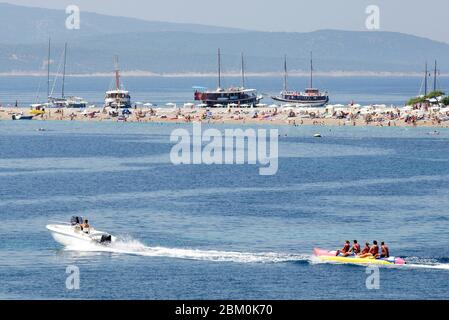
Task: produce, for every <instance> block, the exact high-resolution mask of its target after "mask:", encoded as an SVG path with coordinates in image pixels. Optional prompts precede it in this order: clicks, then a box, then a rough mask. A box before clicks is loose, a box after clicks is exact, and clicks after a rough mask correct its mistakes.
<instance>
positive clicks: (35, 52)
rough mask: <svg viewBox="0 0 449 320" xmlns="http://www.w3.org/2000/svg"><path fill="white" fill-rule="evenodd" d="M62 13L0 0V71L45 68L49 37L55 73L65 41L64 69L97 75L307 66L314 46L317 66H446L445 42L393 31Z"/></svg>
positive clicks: (367, 68) (407, 68) (371, 68)
mask: <svg viewBox="0 0 449 320" xmlns="http://www.w3.org/2000/svg"><path fill="white" fill-rule="evenodd" d="M66 17H67V15H66V13H65V11H61V10H50V9H41V8H30V7H21V6H15V5H10V4H4V3H0V72H2V73H5V72H38V71H41V72H43V71H44V70H45V68H46V67H45V62H46V59H47V41H48V37H51V38H52V42H53V44H54V46H53V54H52V69H54V71H56V69H57V67H58V65H59V63H60V58H61V56H62V48H63V45H64V42H68V44H69V52H68V66H67V69H68V72H70V73H98V72H110V71H111V70H112V69H113V62H112V61H113V60H112V57H113V55H114V54H118V55H119V56H120V61H121V63H120V64H121V68H122V69H123V70H128V71H138V70H140V71H148V72H154V73H192V72H195V73H198V72H200V73H210V72H215V70H216V69H217V62H216V60H217V58H216V51H217V48H219V47H220V48H221V49H222V53H223V59H222V60H223V69H224V70H225V71H238V70H239V68H240V54H241V52H242V51H243V52H244V53H245V56H246V69H247V72H254V73H257V72H276V71H281V70H282V64H283V56H284V54H287V55H288V57H289V62H288V65H289V69H290V70H308V68H309V56H310V52H311V51H313V54H314V57H315V58H314V63H315V69H316V70H317V71H322V72H331V71H348V72H351V71H360V72H402V73H408V72H420V71H421V70H422V71H423V69H424V62H425V61H426V60H427V61H429V63H433V60H434V59H437V60H438V61H439V66H440V69H441V70H442V71H444V70H448V69H449V44H447V43H442V42H437V41H433V40H429V39H425V38H420V37H416V36H412V35H406V34H401V33H393V32H354V31H337V30H321V31H316V32H310V33H279V32H257V31H247V30H241V29H232V28H223V27H213V26H204V25H195V24H177V23H166V22H151V21H144V20H139V19H132V18H123V17H111V16H106V15H100V14H95V13H87V12H81V29H80V30H67V29H66V28H65V19H66Z"/></svg>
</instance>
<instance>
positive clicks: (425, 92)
mask: <svg viewBox="0 0 449 320" xmlns="http://www.w3.org/2000/svg"><path fill="white" fill-rule="evenodd" d="M425 72H426V74H425V77H424V95H425V96H427V61H426V70H425Z"/></svg>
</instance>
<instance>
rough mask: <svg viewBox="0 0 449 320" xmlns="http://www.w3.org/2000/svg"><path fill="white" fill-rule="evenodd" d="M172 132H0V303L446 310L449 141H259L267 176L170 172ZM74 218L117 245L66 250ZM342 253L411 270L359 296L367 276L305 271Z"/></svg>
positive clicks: (232, 170) (390, 137) (446, 135)
mask: <svg viewBox="0 0 449 320" xmlns="http://www.w3.org/2000/svg"><path fill="white" fill-rule="evenodd" d="M209 127H210V126H208V125H205V126H204V128H209ZM40 128H42V129H45V131H39V130H38V129H40ZM177 128H186V129H189V130H190V129H191V127H190V126H189V125H185V124H151V123H118V122H63V121H60V122H45V121H0V217H1V223H0V283H1V285H0V299H431V298H432V299H448V298H449V287H448V279H449V247H448V245H447V244H448V243H449V232H448V230H449V211H448V210H449V191H448V190H449V166H448V163H449V130H447V129H441V130H439V134H430V133H429V131H433V129H428V128H397V127H396V128H393V127H391V128H376V127H370V128H363V127H332V128H325V127H287V126H283V127H269V128H271V129H274V128H277V129H278V130H279V135H280V136H279V156H280V158H279V170H278V172H277V174H276V175H274V176H261V175H259V171H258V169H259V168H258V166H257V165H178V166H175V165H173V164H172V163H171V162H170V157H169V152H170V150H171V148H172V147H173V143H171V142H170V134H171V133H172V131H173V130H174V129H177ZM214 128H216V129H218V130H221V131H222V130H224V129H226V128H233V127H232V126H229V125H226V126H225V125H216V126H214ZM317 132H320V133H321V134H322V136H323V138H321V139H316V138H313V135H314V134H315V133H317ZM72 215H82V216H84V217H87V218H88V219H89V220H90V222H91V224H92V225H93V226H94V227H96V228H98V229H99V230H105V231H108V232H110V233H112V234H113V235H116V236H117V237H119V239H120V240H119V242H118V243H116V244H114V245H112V246H111V247H102V249H97V248H96V246H94V247H92V246H90V245H89V246H82V245H80V246H79V247H76V246H75V247H71V248H64V247H63V246H61V245H60V244H58V243H57V242H55V241H54V240H53V239H52V237H51V235H50V233H49V232H48V231H47V230H46V228H45V226H46V225H47V224H48V223H57V222H68V221H69V219H70V217H71V216H72ZM346 239H349V240H353V239H358V240H359V241H361V242H364V241H366V240H369V241H372V240H374V239H376V240H378V241H381V240H384V241H386V242H387V244H388V245H389V247H390V251H391V253H392V254H393V255H397V256H401V257H404V258H405V259H406V260H407V262H408V265H406V266H402V267H380V269H379V288H378V289H368V288H367V286H366V281H367V278H368V277H369V276H370V273H369V272H370V271H369V270H367V269H366V268H365V267H363V266H355V265H341V264H331V263H321V262H319V261H317V260H316V259H314V258H313V257H312V250H313V248H315V247H321V248H329V249H335V248H338V247H341V246H342V244H343V242H344V241H345V240H346ZM69 266H75V267H76V268H79V272H80V273H79V277H80V286H79V289H77V290H70V289H67V287H66V281H67V277H68V276H69V274H67V273H66V271H67V267H69ZM367 272H368V273H367Z"/></svg>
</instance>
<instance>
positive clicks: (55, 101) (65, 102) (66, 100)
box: [47, 43, 87, 109]
mask: <svg viewBox="0 0 449 320" xmlns="http://www.w3.org/2000/svg"><path fill="white" fill-rule="evenodd" d="M66 66H67V43H65V45H64V65H63V71H62V87H61V97H59V98H56V97H52V95H53V92H49V89H48V92H47V93H48V104H49V106H50V107H51V108H82V109H85V108H86V107H87V101H85V100H84V99H83V98H80V97H74V96H69V97H66V96H65V78H66ZM48 82H50V49H49V57H48ZM55 83H56V78H55V81H54V84H53V88H54V85H55Z"/></svg>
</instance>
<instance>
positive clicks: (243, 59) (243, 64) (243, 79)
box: [242, 52, 245, 88]
mask: <svg viewBox="0 0 449 320" xmlns="http://www.w3.org/2000/svg"><path fill="white" fill-rule="evenodd" d="M242 88H245V57H244V56H243V52H242Z"/></svg>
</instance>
